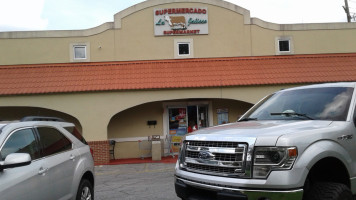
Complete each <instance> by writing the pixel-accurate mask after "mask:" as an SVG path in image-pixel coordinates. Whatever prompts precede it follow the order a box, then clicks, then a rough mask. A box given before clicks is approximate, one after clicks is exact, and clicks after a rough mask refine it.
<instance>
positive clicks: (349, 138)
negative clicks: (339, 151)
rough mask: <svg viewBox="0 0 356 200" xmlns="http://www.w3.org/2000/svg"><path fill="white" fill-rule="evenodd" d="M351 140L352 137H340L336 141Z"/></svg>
mask: <svg viewBox="0 0 356 200" xmlns="http://www.w3.org/2000/svg"><path fill="white" fill-rule="evenodd" d="M352 138H353V136H352V135H342V136H340V137H338V138H337V139H338V140H351V139H352Z"/></svg>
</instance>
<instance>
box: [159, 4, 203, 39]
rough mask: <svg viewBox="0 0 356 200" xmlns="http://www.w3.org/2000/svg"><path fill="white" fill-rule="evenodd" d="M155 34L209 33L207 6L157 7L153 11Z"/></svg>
mask: <svg viewBox="0 0 356 200" xmlns="http://www.w3.org/2000/svg"><path fill="white" fill-rule="evenodd" d="M153 15H154V17H153V18H154V31H155V36H165V35H203V34H208V33H209V26H208V8H205V7H204V8H157V9H154V11H153Z"/></svg>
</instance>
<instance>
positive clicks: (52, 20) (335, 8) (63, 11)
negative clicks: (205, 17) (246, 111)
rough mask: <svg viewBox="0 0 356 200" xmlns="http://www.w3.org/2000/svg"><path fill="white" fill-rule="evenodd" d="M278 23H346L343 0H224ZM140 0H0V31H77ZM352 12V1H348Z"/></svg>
mask: <svg viewBox="0 0 356 200" xmlns="http://www.w3.org/2000/svg"><path fill="white" fill-rule="evenodd" d="M226 1H228V2H231V3H233V4H236V5H238V6H241V7H243V8H245V9H247V10H250V13H251V17H257V18H260V19H262V20H264V21H269V22H273V23H279V24H291V23H325V22H346V14H345V12H344V10H343V8H342V6H343V5H344V0H226ZM140 2H143V0H0V32H4V31H29V30H78V29H88V28H93V27H95V26H99V25H101V24H103V23H105V22H112V21H113V20H114V14H116V13H118V12H120V11H121V10H124V9H126V8H128V7H130V6H133V5H135V4H137V3H140ZM350 7H351V11H356V0H350Z"/></svg>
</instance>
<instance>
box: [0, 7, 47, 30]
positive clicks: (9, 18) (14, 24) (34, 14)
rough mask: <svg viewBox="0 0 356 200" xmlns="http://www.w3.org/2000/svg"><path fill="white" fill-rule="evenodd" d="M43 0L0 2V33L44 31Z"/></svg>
mask: <svg viewBox="0 0 356 200" xmlns="http://www.w3.org/2000/svg"><path fill="white" fill-rule="evenodd" d="M43 5H44V0H32V1H29V0H0V31H16V30H44V29H46V27H47V24H48V20H46V19H43V18H42V17H41V13H42V10H43Z"/></svg>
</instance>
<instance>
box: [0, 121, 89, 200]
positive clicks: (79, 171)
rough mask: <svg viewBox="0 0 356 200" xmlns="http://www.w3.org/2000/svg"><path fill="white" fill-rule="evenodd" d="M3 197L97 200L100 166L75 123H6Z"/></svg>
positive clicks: (0, 165)
mask: <svg viewBox="0 0 356 200" xmlns="http://www.w3.org/2000/svg"><path fill="white" fill-rule="evenodd" d="M0 198H1V199H2V200H10V199H11V200H12V199H36V200H40V199H43V200H48V199H51V200H52V199H73V200H74V199H76V200H80V199H86V200H92V199H94V161H93V157H92V155H91V152H90V148H89V146H88V144H87V143H86V142H85V140H84V138H83V137H82V136H81V134H80V133H79V132H78V131H77V129H76V128H75V126H74V124H72V123H68V122H64V121H63V120H61V119H59V118H51V117H25V118H23V119H22V120H21V121H12V122H1V121H0Z"/></svg>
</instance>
